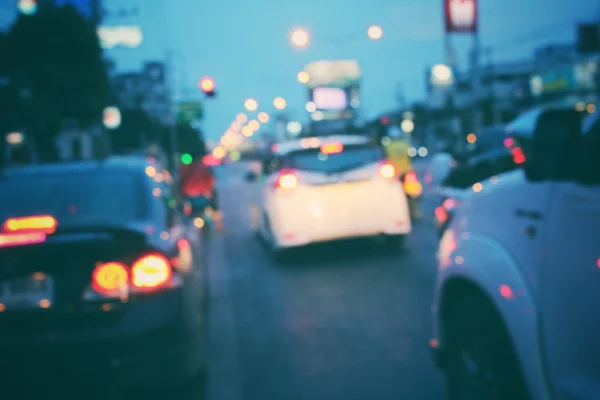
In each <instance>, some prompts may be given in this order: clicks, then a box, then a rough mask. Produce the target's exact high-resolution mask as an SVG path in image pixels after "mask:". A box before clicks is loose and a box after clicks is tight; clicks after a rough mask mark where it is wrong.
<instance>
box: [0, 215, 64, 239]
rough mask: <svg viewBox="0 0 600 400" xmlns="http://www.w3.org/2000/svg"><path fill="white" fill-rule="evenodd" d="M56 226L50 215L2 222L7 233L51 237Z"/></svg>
mask: <svg viewBox="0 0 600 400" xmlns="http://www.w3.org/2000/svg"><path fill="white" fill-rule="evenodd" d="M56 225H57V222H56V218H54V217H53V216H51V215H34V216H29V217H19V218H9V219H7V220H6V221H5V222H4V227H3V228H4V231H5V232H7V233H17V232H41V233H45V234H48V235H51V234H53V233H54V232H55V231H56Z"/></svg>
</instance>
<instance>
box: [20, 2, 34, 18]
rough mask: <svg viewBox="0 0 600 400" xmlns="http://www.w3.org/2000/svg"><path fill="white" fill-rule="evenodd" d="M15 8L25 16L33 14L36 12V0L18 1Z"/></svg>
mask: <svg viewBox="0 0 600 400" xmlns="http://www.w3.org/2000/svg"><path fill="white" fill-rule="evenodd" d="M17 8H18V9H19V11H20V12H21V13H23V14H25V15H32V14H35V12H36V11H37V8H38V6H37V1H36V0H19V1H18V3H17Z"/></svg>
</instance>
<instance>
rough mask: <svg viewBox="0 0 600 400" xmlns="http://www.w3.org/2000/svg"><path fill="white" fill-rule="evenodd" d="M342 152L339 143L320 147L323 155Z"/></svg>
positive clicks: (341, 145) (341, 146)
mask: <svg viewBox="0 0 600 400" xmlns="http://www.w3.org/2000/svg"><path fill="white" fill-rule="evenodd" d="M342 151H344V145H343V144H341V143H326V144H324V145H322V146H321V153H323V154H338V153H341V152H342Z"/></svg>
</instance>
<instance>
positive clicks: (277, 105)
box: [273, 97, 287, 110]
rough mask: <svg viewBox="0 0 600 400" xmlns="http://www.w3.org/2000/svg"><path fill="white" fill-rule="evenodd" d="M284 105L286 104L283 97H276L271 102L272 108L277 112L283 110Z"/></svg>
mask: <svg viewBox="0 0 600 400" xmlns="http://www.w3.org/2000/svg"><path fill="white" fill-rule="evenodd" d="M286 105H287V103H286V102H285V99H284V98H283V97H276V98H275V100H273V106H274V107H275V108H276V109H278V110H283V109H284V108H285V106H286Z"/></svg>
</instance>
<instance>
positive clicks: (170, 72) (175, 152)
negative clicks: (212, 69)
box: [165, 50, 179, 179]
mask: <svg viewBox="0 0 600 400" xmlns="http://www.w3.org/2000/svg"><path fill="white" fill-rule="evenodd" d="M173 58H174V57H173V51H170V50H168V51H167V53H166V57H165V85H166V89H167V93H168V94H169V103H170V104H169V109H170V116H171V118H170V121H169V122H170V126H169V139H170V143H171V162H172V169H173V172H174V176H175V179H178V177H179V174H178V170H179V168H178V166H179V163H178V162H177V160H178V156H179V145H178V140H177V103H176V101H175V88H176V87H177V83H176V82H175V73H174V71H175V68H174V67H173Z"/></svg>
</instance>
